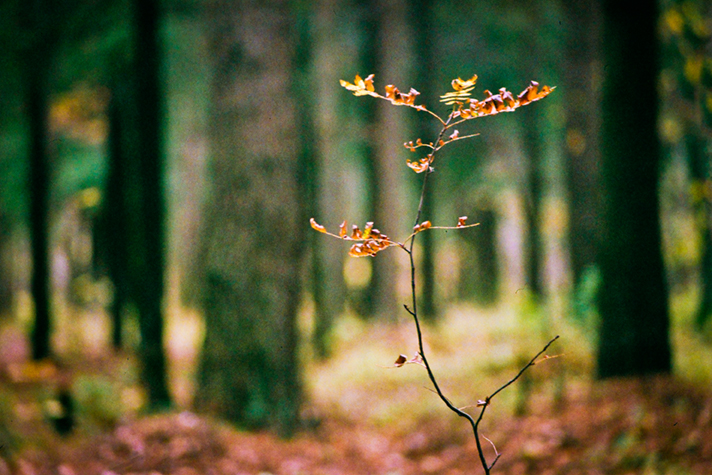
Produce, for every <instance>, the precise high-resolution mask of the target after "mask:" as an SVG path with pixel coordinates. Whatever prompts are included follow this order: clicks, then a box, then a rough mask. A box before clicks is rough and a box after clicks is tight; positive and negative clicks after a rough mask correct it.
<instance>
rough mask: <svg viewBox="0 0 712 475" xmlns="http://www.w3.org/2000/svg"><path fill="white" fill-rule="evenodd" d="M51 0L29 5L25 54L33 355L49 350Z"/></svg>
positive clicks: (37, 0)
mask: <svg viewBox="0 0 712 475" xmlns="http://www.w3.org/2000/svg"><path fill="white" fill-rule="evenodd" d="M50 6H51V5H50V2H48V1H42V0H35V1H33V2H31V3H30V4H29V5H28V9H29V10H30V11H29V18H28V20H29V23H30V25H29V26H30V35H31V38H32V39H31V42H32V46H31V47H30V49H29V51H28V54H27V64H26V67H27V70H26V73H27V85H26V87H27V89H26V91H27V117H28V120H29V135H30V176H29V178H30V182H29V190H30V236H31V237H30V239H31V243H30V246H31V253H32V278H31V284H30V286H31V292H32V298H33V301H34V309H35V320H34V326H33V328H32V336H31V341H32V357H33V359H36V360H39V359H43V358H47V357H49V356H50V355H51V348H50V337H51V318H50V315H51V310H50V267H49V200H50V174H49V169H50V166H49V162H50V139H49V103H48V96H49V85H48V83H47V81H48V78H49V75H48V71H49V69H50V66H51V62H52V50H53V43H54V38H53V36H52V35H53V34H52V30H50V29H48V28H47V26H48V25H47V21H45V20H44V18H45V15H48V14H49V12H51V11H52V9H51V8H50Z"/></svg>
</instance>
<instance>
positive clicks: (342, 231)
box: [339, 221, 346, 238]
mask: <svg viewBox="0 0 712 475" xmlns="http://www.w3.org/2000/svg"><path fill="white" fill-rule="evenodd" d="M339 237H341V238H345V237H346V221H343V222H342V223H341V224H340V225H339Z"/></svg>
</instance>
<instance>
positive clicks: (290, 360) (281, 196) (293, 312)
mask: <svg viewBox="0 0 712 475" xmlns="http://www.w3.org/2000/svg"><path fill="white" fill-rule="evenodd" d="M214 6H215V7H216V12H218V11H219V14H217V13H216V14H215V16H214V17H212V21H213V22H214V24H213V30H212V34H213V35H214V36H213V37H212V39H211V44H212V46H213V48H214V49H213V57H214V58H215V59H216V64H215V76H214V79H213V90H212V109H211V132H210V150H211V155H212V162H211V166H210V175H209V176H210V183H211V185H212V189H211V190H210V194H209V198H208V201H207V206H206V213H205V224H204V227H203V246H204V250H203V252H204V256H205V257H204V259H203V260H202V263H201V265H202V267H203V269H202V272H203V273H204V276H205V277H204V278H205V282H204V291H203V292H204V310H205V319H206V333H205V343H204V345H203V353H202V359H201V364H200V370H199V379H198V381H199V387H198V392H197V396H196V398H197V405H198V407H201V408H203V409H207V410H210V411H214V412H215V413H217V414H219V415H221V416H223V417H225V418H227V419H228V420H230V421H232V422H235V423H237V424H239V425H241V426H245V427H250V428H259V427H272V428H274V429H277V430H279V431H280V432H282V433H284V434H290V433H292V432H293V431H294V430H295V428H296V426H297V422H298V420H299V410H300V404H301V399H302V398H301V371H300V368H299V364H298V361H297V341H298V336H297V323H296V317H297V308H298V305H299V299H300V292H301V285H300V282H301V279H300V271H301V263H302V255H303V243H304V242H305V239H306V236H305V228H304V226H302V223H304V222H306V220H307V217H306V214H305V213H304V212H303V208H304V196H303V193H301V189H300V188H301V184H300V183H299V178H300V177H302V176H303V175H302V174H303V170H302V167H304V164H303V163H302V162H300V160H299V156H300V153H299V150H300V147H301V146H302V145H301V140H300V137H299V136H298V132H299V127H298V120H299V117H298V116H297V107H296V103H295V98H294V92H293V89H292V76H291V75H292V73H293V71H294V69H295V64H294V58H295V46H294V39H295V38H296V31H295V25H294V23H293V21H292V18H293V17H292V13H293V12H292V11H291V10H290V6H289V4H288V3H287V2H276V3H273V4H264V5H262V4H259V5H258V4H255V3H253V2H249V1H245V2H225V3H219V2H218V3H216V4H215V5H214ZM217 7H219V8H217ZM248 91H249V92H248Z"/></svg>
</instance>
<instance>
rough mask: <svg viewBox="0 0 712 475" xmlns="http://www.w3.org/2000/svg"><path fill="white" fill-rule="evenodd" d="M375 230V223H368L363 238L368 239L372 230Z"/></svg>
mask: <svg viewBox="0 0 712 475" xmlns="http://www.w3.org/2000/svg"><path fill="white" fill-rule="evenodd" d="M372 229H373V221H369V222H368V223H366V227H365V228H363V238H364V239H368V238H369V236H370V235H371V230H372Z"/></svg>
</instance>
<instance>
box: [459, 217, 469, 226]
mask: <svg viewBox="0 0 712 475" xmlns="http://www.w3.org/2000/svg"><path fill="white" fill-rule="evenodd" d="M465 226H467V216H460V217H459V218H457V227H458V228H463V227H465Z"/></svg>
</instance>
